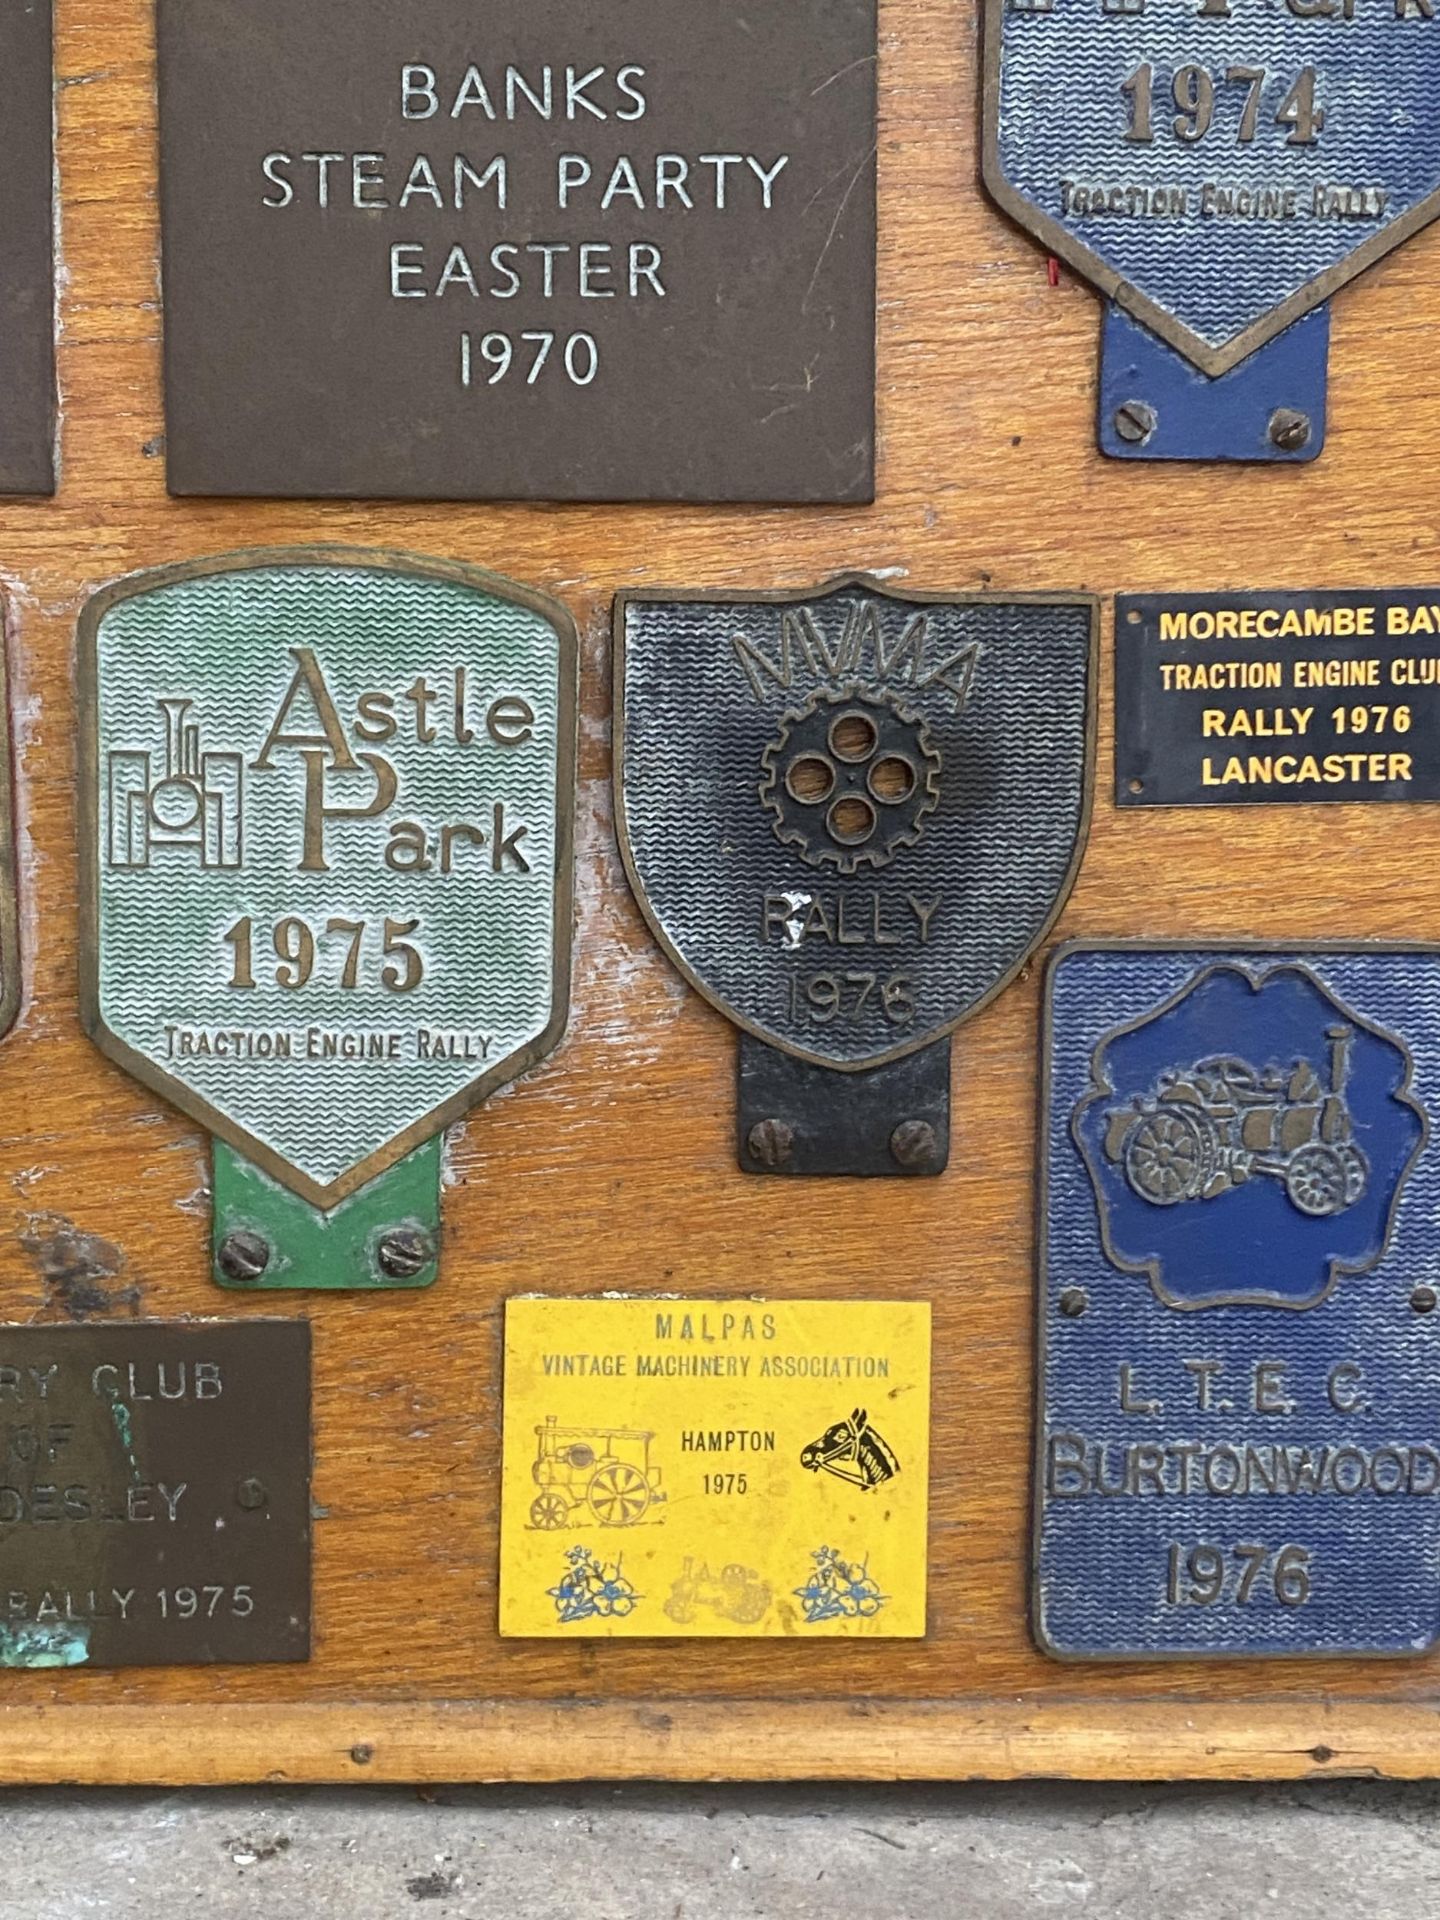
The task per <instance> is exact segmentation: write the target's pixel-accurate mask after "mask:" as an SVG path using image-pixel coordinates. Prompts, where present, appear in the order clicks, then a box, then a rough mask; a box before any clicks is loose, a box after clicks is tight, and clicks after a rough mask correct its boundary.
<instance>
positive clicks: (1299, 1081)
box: [1033, 942, 1440, 1659]
mask: <svg viewBox="0 0 1440 1920" xmlns="http://www.w3.org/2000/svg"><path fill="white" fill-rule="evenodd" d="M1042 1097H1043V1114H1042V1129H1041V1222H1040V1262H1041V1271H1040V1287H1039V1311H1040V1329H1039V1335H1040V1337H1039V1367H1040V1405H1039V1418H1038V1423H1037V1444H1038V1459H1037V1467H1036V1554H1035V1584H1034V1607H1033V1612H1034V1625H1035V1632H1036V1636H1037V1639H1038V1641H1039V1643H1040V1645H1041V1647H1042V1648H1043V1649H1044V1650H1045V1651H1046V1652H1048V1653H1050V1654H1052V1655H1055V1656H1056V1657H1059V1658H1064V1659H1124V1658H1141V1659H1154V1658H1157V1657H1163V1656H1167V1655H1185V1656H1193V1655H1206V1654H1209V1655H1217V1656H1228V1657H1235V1656H1257V1655H1266V1654H1271V1655H1273V1654H1290V1655H1294V1654H1311V1655H1343V1654H1352V1655H1353V1654H1362V1653H1363V1654H1389V1655H1400V1654H1415V1653H1420V1652H1423V1651H1424V1650H1425V1649H1426V1648H1428V1647H1429V1646H1430V1645H1431V1643H1432V1642H1433V1641H1434V1639H1435V1637H1436V1632H1437V1616H1440V1577H1437V1576H1440V1311H1437V1308H1440V1240H1437V1236H1436V1232H1435V1222H1436V1220H1437V1218H1440V1143H1437V1142H1436V1141H1435V1140H1434V1139H1433V1138H1432V1133H1431V1126H1430V1120H1429V1115H1430V1113H1431V1112H1432V1111H1433V1110H1434V1108H1435V1104H1436V1101H1437V1099H1440V950H1435V949H1429V948H1420V947H1394V946H1380V945H1366V946H1359V945H1351V946H1328V945H1327V946H1323V947H1320V948H1310V949H1304V950H1295V949H1286V948H1282V947H1278V946H1277V947H1271V946H1263V945H1255V946H1241V947H1238V948H1224V949H1211V948H1202V947H1187V946H1183V945H1172V946H1158V945H1144V944H1128V943H1121V942H1111V943H1087V942H1077V943H1073V944H1071V945H1070V946H1067V947H1065V948H1063V949H1062V950H1061V951H1060V953H1059V954H1058V955H1057V957H1056V959H1055V960H1054V961H1053V962H1052V965H1051V969H1050V975H1049V980H1048V986H1047V994H1046V1015H1045V1043H1044V1063H1043V1095H1042Z"/></svg>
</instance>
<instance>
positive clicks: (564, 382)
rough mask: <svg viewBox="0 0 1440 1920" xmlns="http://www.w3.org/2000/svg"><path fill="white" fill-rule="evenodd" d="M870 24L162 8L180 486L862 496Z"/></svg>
mask: <svg viewBox="0 0 1440 1920" xmlns="http://www.w3.org/2000/svg"><path fill="white" fill-rule="evenodd" d="M875 53H876V28H875V0H757V4H754V5H747V6H740V5H738V4H737V0H715V4H712V5H707V6H704V7H695V6H693V5H691V4H688V0H624V4H621V3H620V0H593V3H592V4H591V5H588V6H586V7H583V8H575V7H569V6H563V5H561V4H559V0H494V3H493V4H492V5H490V6H487V7H485V8H483V9H479V8H475V7H472V6H466V5H462V4H460V0H407V4H406V5H404V6H395V5H393V4H392V0H306V4H305V5H304V6H296V5H294V4H293V0H160V7H159V55H160V105H161V178H162V213H163V228H164V234H163V238H164V291H165V363H166V393H167V401H166V409H167V421H168V462H169V465H168V472H169V484H170V489H171V491H172V492H173V493H179V494H197V493H199V494H206V493H208V494H247V495H255V494H272V495H287V496H304V495H310V496H337V495H338V496H379V497H392V498H410V499H427V498H429V499H434V498H440V499H496V498H520V499H553V500H626V499H640V500H644V499H652V500H690V501H739V500H756V501H777V502H790V501H798V502H803V501H815V502H821V501H862V502H863V501H868V500H869V499H871V498H872V497H873V466H874V417H873V416H874V283H875V211H874V162H875Z"/></svg>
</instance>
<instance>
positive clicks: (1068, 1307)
mask: <svg viewBox="0 0 1440 1920" xmlns="http://www.w3.org/2000/svg"><path fill="white" fill-rule="evenodd" d="M1089 1304H1090V1296H1089V1294H1087V1293H1086V1291H1085V1289H1084V1288H1083V1287H1066V1289H1065V1291H1064V1292H1063V1293H1062V1294H1061V1296H1060V1311H1061V1313H1063V1314H1064V1316H1065V1318H1066V1319H1067V1320H1078V1319H1079V1318H1080V1316H1081V1314H1082V1313H1084V1311H1085V1309H1086V1307H1088V1306H1089Z"/></svg>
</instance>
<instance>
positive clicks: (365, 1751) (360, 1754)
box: [350, 1740, 375, 1767]
mask: <svg viewBox="0 0 1440 1920" xmlns="http://www.w3.org/2000/svg"><path fill="white" fill-rule="evenodd" d="M350 1758H351V1759H352V1760H353V1761H354V1762H355V1764H356V1766H357V1767H368V1766H369V1764H370V1762H371V1761H372V1760H373V1759H374V1758H375V1749H374V1748H373V1747H371V1746H367V1745H366V1744H365V1742H364V1741H363V1740H361V1741H359V1742H357V1744H356V1745H355V1746H353V1747H351V1749H350Z"/></svg>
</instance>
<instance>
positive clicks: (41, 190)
mask: <svg viewBox="0 0 1440 1920" xmlns="http://www.w3.org/2000/svg"><path fill="white" fill-rule="evenodd" d="M50 18H51V8H50V0H27V4H26V5H24V6H18V5H17V6H9V7H7V8H6V9H5V10H4V12H3V14H0V61H3V65H4V73H5V114H4V118H3V120H0V164H3V167H4V177H5V193H4V196H3V198H0V257H3V259H4V261H5V279H4V286H3V289H0V393H3V394H4V396H5V398H4V405H3V406H0V494H12V493H19V494H51V493H53V492H54V491H55V240H54V191H55V186H54V182H55V145H54V77H53V68H52V64H51V61H52V53H51V24H50Z"/></svg>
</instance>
